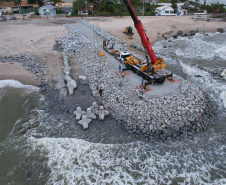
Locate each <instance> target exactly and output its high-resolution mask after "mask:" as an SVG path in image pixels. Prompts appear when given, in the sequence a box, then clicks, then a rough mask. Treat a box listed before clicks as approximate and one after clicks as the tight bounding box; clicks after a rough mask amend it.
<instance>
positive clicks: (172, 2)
mask: <svg viewBox="0 0 226 185" xmlns="http://www.w3.org/2000/svg"><path fill="white" fill-rule="evenodd" d="M176 3H177V0H171V4H172V5H171V7H172V8H173V9H174V13H177V4H176Z"/></svg>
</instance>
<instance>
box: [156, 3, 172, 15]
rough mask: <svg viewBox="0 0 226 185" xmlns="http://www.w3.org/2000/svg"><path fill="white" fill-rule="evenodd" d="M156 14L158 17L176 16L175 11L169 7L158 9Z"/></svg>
mask: <svg viewBox="0 0 226 185" xmlns="http://www.w3.org/2000/svg"><path fill="white" fill-rule="evenodd" d="M155 12H156V13H157V14H158V15H176V14H174V9H173V8H172V7H171V6H168V5H165V6H160V7H158V8H156V9H155Z"/></svg>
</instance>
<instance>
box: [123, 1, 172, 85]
mask: <svg viewBox="0 0 226 185" xmlns="http://www.w3.org/2000/svg"><path fill="white" fill-rule="evenodd" d="M123 1H124V3H125V5H126V7H127V9H128V11H129V13H130V16H131V17H132V19H133V22H134V26H135V28H136V29H137V32H138V34H139V36H140V38H141V43H142V45H143V47H144V49H145V58H146V60H147V63H146V64H141V62H137V61H135V60H134V58H133V57H132V58H131V56H130V57H126V58H125V60H124V63H125V65H126V67H127V69H130V70H133V72H135V73H137V74H138V75H140V76H142V77H143V78H144V79H146V80H147V81H148V83H146V84H153V83H155V84H163V83H164V81H165V78H167V77H172V75H173V74H172V73H171V74H166V73H163V72H160V71H159V70H160V69H164V68H165V67H166V64H165V63H164V60H163V59H162V58H156V56H155V54H154V51H153V49H152V47H151V44H150V41H149V38H148V36H147V34H146V31H145V29H144V27H143V24H142V23H141V21H140V20H138V18H137V16H136V14H135V12H134V10H133V7H132V5H131V3H130V1H129V0H123ZM148 56H149V57H150V59H151V61H150V62H149V59H148ZM127 69H125V70H127Z"/></svg>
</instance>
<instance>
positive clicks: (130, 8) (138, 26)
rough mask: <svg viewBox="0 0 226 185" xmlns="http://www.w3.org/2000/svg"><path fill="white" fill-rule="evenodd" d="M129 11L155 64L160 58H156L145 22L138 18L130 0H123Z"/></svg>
mask: <svg viewBox="0 0 226 185" xmlns="http://www.w3.org/2000/svg"><path fill="white" fill-rule="evenodd" d="M123 1H124V3H125V5H126V7H127V9H128V11H129V13H130V16H131V17H132V19H133V22H134V26H135V28H136V29H137V32H138V34H139V35H140V38H141V42H142V44H143V47H144V48H145V49H146V51H147V53H148V55H149V57H150V58H151V63H152V64H155V63H156V62H158V59H157V58H156V56H155V54H154V51H153V49H152V47H151V44H150V41H149V38H148V36H147V34H146V31H145V29H144V27H143V24H142V23H141V21H140V20H138V18H137V16H136V14H135V12H134V10H133V7H132V5H131V3H130V1H129V0H123Z"/></svg>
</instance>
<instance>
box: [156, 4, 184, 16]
mask: <svg viewBox="0 0 226 185" xmlns="http://www.w3.org/2000/svg"><path fill="white" fill-rule="evenodd" d="M176 4H177V13H176V14H180V15H187V10H185V9H183V8H182V6H183V5H184V3H176ZM158 5H159V6H161V7H162V6H168V7H171V6H172V4H171V3H158ZM159 8H160V7H159ZM176 14H174V15H176Z"/></svg>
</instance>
